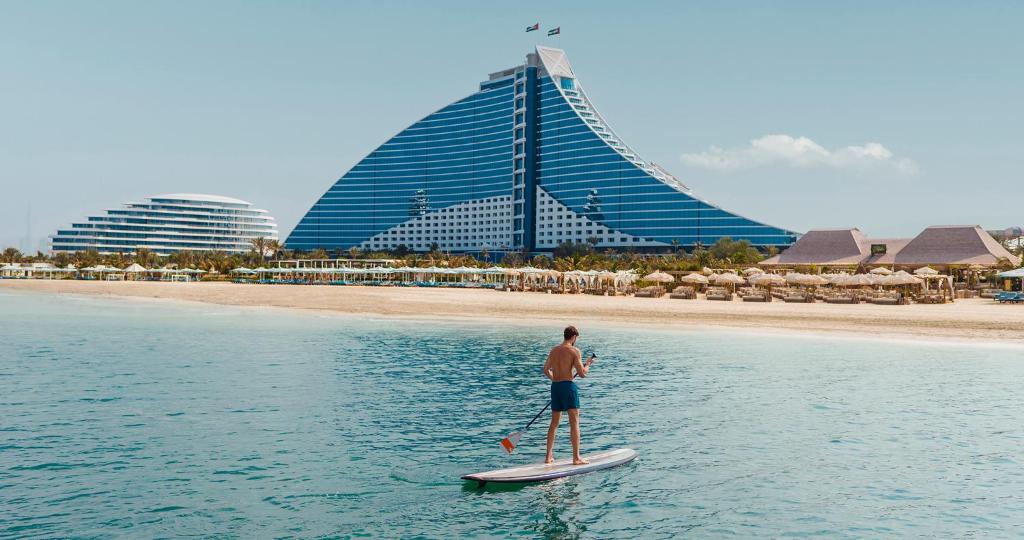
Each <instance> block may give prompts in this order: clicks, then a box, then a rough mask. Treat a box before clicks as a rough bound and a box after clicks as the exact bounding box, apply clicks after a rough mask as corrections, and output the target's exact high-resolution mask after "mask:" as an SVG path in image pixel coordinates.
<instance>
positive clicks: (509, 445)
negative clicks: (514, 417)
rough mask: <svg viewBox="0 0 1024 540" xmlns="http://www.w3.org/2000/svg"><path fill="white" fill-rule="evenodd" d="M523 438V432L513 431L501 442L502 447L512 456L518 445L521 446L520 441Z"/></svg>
mask: <svg viewBox="0 0 1024 540" xmlns="http://www.w3.org/2000/svg"><path fill="white" fill-rule="evenodd" d="M521 438H523V433H522V432H521V431H513V432H512V433H509V434H508V437H505V438H504V439H502V440H501V447H502V448H503V449H504V450H505V452H506V453H507V454H511V453H512V451H513V450H515V449H516V445H517V444H519V439H521Z"/></svg>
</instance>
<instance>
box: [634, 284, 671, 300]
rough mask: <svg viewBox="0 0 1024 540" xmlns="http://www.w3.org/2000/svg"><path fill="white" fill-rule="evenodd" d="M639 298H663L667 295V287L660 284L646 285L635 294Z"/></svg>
mask: <svg viewBox="0 0 1024 540" xmlns="http://www.w3.org/2000/svg"><path fill="white" fill-rule="evenodd" d="M634 296H636V297H637V298H661V297H662V296H665V288H664V287H658V286H651V287H644V288H642V289H640V290H638V291H637V292H636V294H635V295H634Z"/></svg>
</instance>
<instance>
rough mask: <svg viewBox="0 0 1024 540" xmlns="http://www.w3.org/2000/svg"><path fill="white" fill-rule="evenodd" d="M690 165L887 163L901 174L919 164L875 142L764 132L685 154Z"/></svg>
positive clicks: (847, 166) (865, 165) (912, 171)
mask: <svg viewBox="0 0 1024 540" xmlns="http://www.w3.org/2000/svg"><path fill="white" fill-rule="evenodd" d="M682 160H683V162H684V163H686V164H687V165H691V166H693V167H702V168H705V169H714V170H721V171H735V170H746V169H753V168H756V167H763V166H766V165H787V166H790V167H800V168H812V167H830V168H833V169H857V168H869V167H887V168H890V169H893V170H896V171H897V172H899V173H901V174H907V175H911V174H917V172H918V166H917V163H915V162H914V161H913V160H911V159H908V158H897V157H895V156H894V155H893V153H892V152H891V151H890V150H889V149H888V148H886V147H884V146H882V145H881V144H879V143H876V142H869V143H865V144H863V145H851V146H844V147H842V148H838V149H836V150H829V149H828V148H825V147H823V146H821V145H820V144H818V143H816V142H814V141H812V140H811V139H808V138H807V137H793V136H791V135H782V134H778V135H765V136H763V137H759V138H757V139H754V140H752V141H750V145H749V146H744V147H740V148H733V149H729V150H726V149H723V148H719V147H717V146H712V147H711V148H709V149H708V150H707V151H704V152H698V153H694V154H683V155H682Z"/></svg>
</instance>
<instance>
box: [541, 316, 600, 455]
mask: <svg viewBox="0 0 1024 540" xmlns="http://www.w3.org/2000/svg"><path fill="white" fill-rule="evenodd" d="M579 335H580V333H579V331H578V330H576V327H575V326H570V327H567V328H566V329H565V331H563V332H562V336H563V337H564V338H565V339H564V340H563V341H562V343H561V344H560V345H558V346H556V347H555V348H553V349H551V352H550V353H548V359H547V361H546V362H544V376H545V377H547V378H549V379H551V425H550V426H548V453H547V457H546V458H545V459H544V463H551V462H553V461H555V456H554V454H552V447H553V446H554V444H555V432H556V431H557V430H558V424H559V423H560V422H561V421H562V412H564V411H568V413H569V436H570V437H571V438H572V463H573V465H585V464H587V463H589V462H588V461H587V460H585V459H583V458H582V457H580V395H579V389H578V388H576V383H574V382H572V379H573V371H574V370H575V372H576V375H578V376H579V377H586V376H587V371H588V370H589V369H590V364H593V363H594V359H595V358H596V356H595V355H591V356H590V358H589V359H587V361H586V363H584V362H583V356H582V355H581V354H580V350H579V349H577V348H576V338H577V337H579Z"/></svg>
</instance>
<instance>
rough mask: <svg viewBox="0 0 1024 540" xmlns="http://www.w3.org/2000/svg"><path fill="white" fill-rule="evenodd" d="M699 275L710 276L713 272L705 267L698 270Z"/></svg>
mask: <svg viewBox="0 0 1024 540" xmlns="http://www.w3.org/2000/svg"><path fill="white" fill-rule="evenodd" d="M700 273H701V274H704V275H705V276H710V275H712V274H714V273H715V271H714V270H712V269H710V268H708V267H707V266H705V267H704V268H701V269H700Z"/></svg>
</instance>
